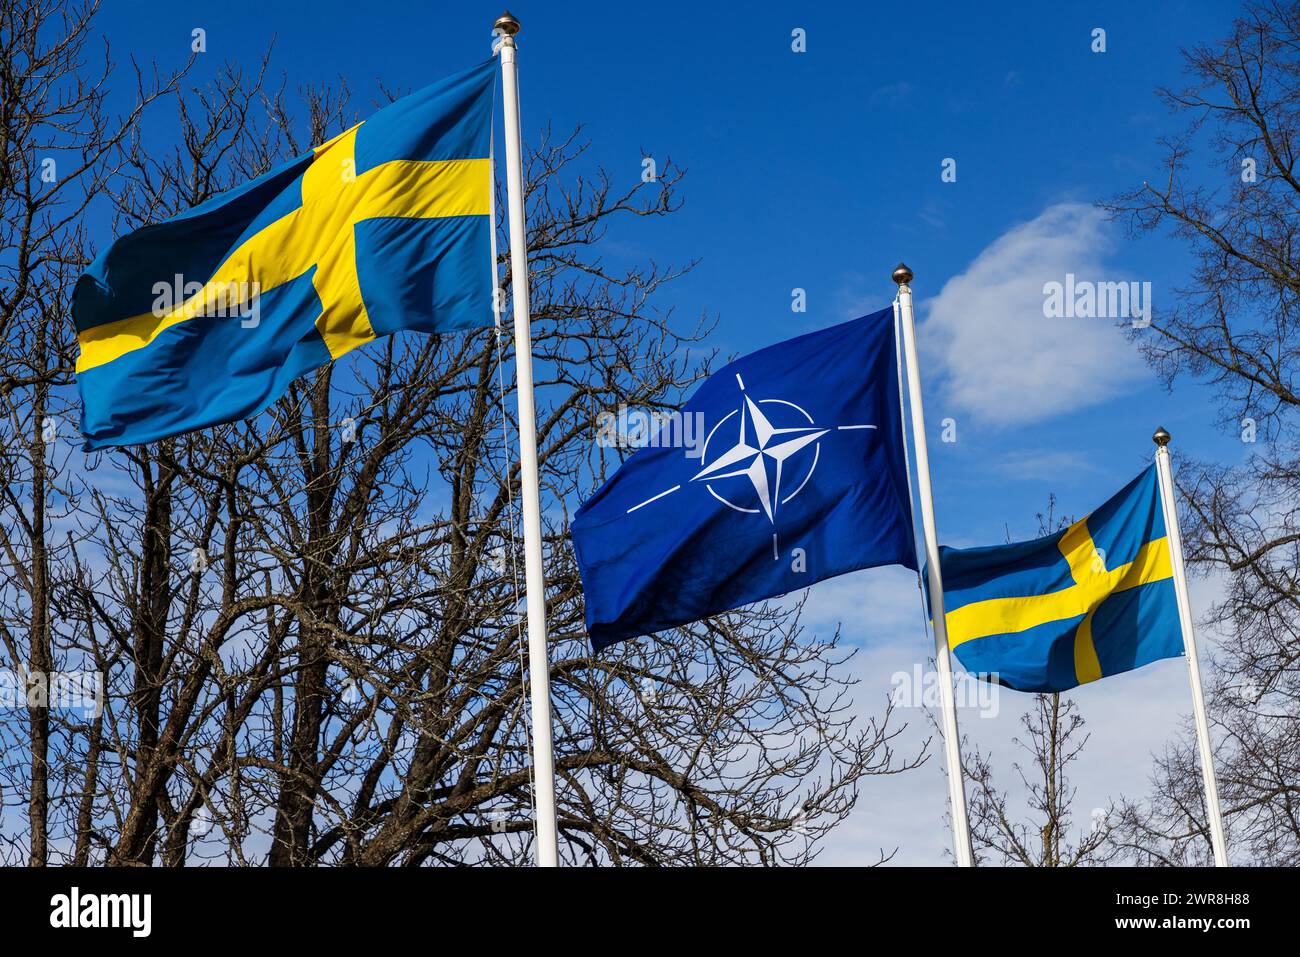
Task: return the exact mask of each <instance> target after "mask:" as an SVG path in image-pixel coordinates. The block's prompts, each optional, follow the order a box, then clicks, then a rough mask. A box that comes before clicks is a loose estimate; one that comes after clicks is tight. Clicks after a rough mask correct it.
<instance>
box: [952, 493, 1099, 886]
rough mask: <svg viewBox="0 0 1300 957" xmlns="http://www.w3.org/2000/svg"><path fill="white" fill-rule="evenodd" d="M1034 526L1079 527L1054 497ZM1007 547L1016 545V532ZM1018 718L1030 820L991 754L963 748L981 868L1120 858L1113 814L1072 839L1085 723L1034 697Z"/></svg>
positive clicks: (1053, 699) (1062, 702) (1057, 698)
mask: <svg viewBox="0 0 1300 957" xmlns="http://www.w3.org/2000/svg"><path fill="white" fill-rule="evenodd" d="M1034 518H1035V519H1036V520H1037V522H1038V534H1039V535H1051V534H1053V533H1054V532H1059V531H1060V530H1061V529H1064V528H1067V527H1068V526H1069V525H1070V524H1072V523H1073V521H1074V519H1073V518H1070V517H1066V516H1062V515H1059V514H1058V513H1057V511H1056V496H1055V495H1049V496H1048V499H1047V508H1046V509H1045V510H1043V511H1041V512H1038V513H1037V514H1036V515H1035V516H1034ZM1006 539H1007V541H1008V542H1010V541H1012V535H1011V529H1010V528H1008V529H1007V531H1006ZM1032 702H1033V703H1032V705H1031V706H1030V707H1029V708H1028V709H1027V710H1026V711H1025V712H1024V713H1023V714H1022V715H1021V716H1020V724H1021V726H1022V727H1023V728H1024V732H1025V737H1024V738H1023V739H1021V738H1017V739H1014V743H1015V745H1016V746H1017V747H1018V748H1019V749H1020V750H1022V751H1023V752H1025V753H1026V754H1028V755H1029V758H1030V763H1029V766H1028V768H1026V767H1025V766H1024V765H1022V764H1021V763H1019V762H1013V763H1012V765H1011V767H1012V770H1014V771H1015V772H1016V775H1017V776H1018V777H1019V779H1020V786H1021V788H1022V790H1023V792H1024V798H1023V803H1024V804H1025V805H1026V810H1027V811H1028V812H1029V815H1030V817H1029V818H1028V819H1026V818H1025V817H1024V816H1023V815H1022V813H1021V812H1020V811H1018V810H1017V809H1016V807H1015V801H1014V800H1013V799H1012V798H1011V797H1010V796H1009V795H1008V793H1007V792H1006V791H1004V790H1002V789H1000V788H999V786H998V784H997V782H996V780H995V773H994V772H995V769H994V763H993V758H992V755H991V754H987V753H985V752H982V751H980V750H979V748H977V747H975V746H974V745H972V744H971V742H970V741H969V739H963V741H962V750H963V752H964V753H963V755H962V766H963V769H964V771H965V773H966V777H967V778H968V779H969V780H970V784H971V788H970V794H971V797H970V806H969V808H968V810H969V817H970V832H971V845H972V849H973V850H974V852H975V859H976V862H977V863H988V862H993V863H997V864H1001V865H1012V866H1020V867H1080V866H1086V865H1095V864H1104V863H1106V862H1108V861H1110V860H1111V859H1113V858H1114V857H1115V855H1116V850H1115V848H1114V846H1113V845H1111V844H1110V843H1109V838H1110V832H1111V830H1112V829H1113V827H1114V825H1113V823H1112V821H1113V819H1114V814H1113V812H1112V813H1108V814H1107V815H1106V816H1105V817H1102V818H1098V819H1094V820H1092V821H1090V825H1091V826H1090V828H1089V829H1088V830H1086V831H1082V832H1080V833H1079V834H1078V835H1077V836H1076V837H1075V838H1074V839H1071V837H1070V824H1071V821H1072V819H1073V816H1074V798H1075V794H1076V789H1075V788H1074V786H1073V785H1071V783H1070V778H1069V770H1070V765H1071V764H1073V763H1074V762H1075V761H1076V760H1078V757H1079V755H1080V754H1081V753H1082V751H1083V749H1084V748H1085V747H1086V746H1087V744H1088V735H1087V733H1086V732H1085V731H1084V726H1085V722H1084V719H1083V715H1081V714H1080V713H1079V709H1078V706H1077V705H1076V704H1075V703H1074V702H1073V701H1071V700H1070V699H1069V698H1068V697H1062V696H1061V695H1060V694H1036V695H1034V696H1033V698H1032Z"/></svg>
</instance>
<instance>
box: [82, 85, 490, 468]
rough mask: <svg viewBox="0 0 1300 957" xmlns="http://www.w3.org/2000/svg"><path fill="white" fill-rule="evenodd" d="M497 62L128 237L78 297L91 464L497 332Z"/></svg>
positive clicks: (86, 278) (99, 264) (92, 271)
mask: <svg viewBox="0 0 1300 957" xmlns="http://www.w3.org/2000/svg"><path fill="white" fill-rule="evenodd" d="M495 76H496V62H495V61H494V60H489V61H487V62H485V63H483V64H482V65H480V66H478V67H475V68H474V69H472V70H469V71H467V72H465V73H461V74H458V75H456V76H452V77H449V78H447V79H445V80H442V81H441V82H439V83H436V84H434V85H432V86H430V87H427V88H425V89H424V90H421V91H419V92H417V93H414V94H412V95H411V96H408V97H405V98H404V99H401V100H398V101H397V102H395V103H393V104H391V105H390V106H388V107H386V108H385V109H383V110H380V111H379V112H378V113H376V114H375V115H374V116H372V117H371V118H370V119H369V120H367V121H365V122H364V123H359V124H358V125H356V126H354V127H352V128H351V129H350V130H347V131H346V132H344V133H341V134H340V135H338V136H336V137H334V138H333V139H331V140H329V141H328V142H326V143H324V144H322V145H321V146H318V147H317V148H315V149H314V150H312V151H311V152H310V153H308V154H306V155H304V156H301V157H298V158H297V159H295V160H292V161H290V162H288V163H285V164H283V165H282V166H279V167H278V168H276V169H273V170H271V171H270V172H268V173H266V174H264V175H262V176H259V177H258V178H257V179H255V180H253V181H251V182H249V183H246V184H244V185H243V186H241V187H239V188H237V189H233V190H231V191H229V192H227V193H223V194H222V195H220V196H217V197H215V198H213V199H211V200H209V201H207V202H205V203H202V204H201V205H199V206H196V207H195V208H194V209H191V210H189V211H188V212H185V213H182V214H181V215H179V216H177V217H175V218H174V219H171V220H168V221H167V222H164V223H159V224H156V225H151V226H146V227H144V228H142V229H140V230H137V231H136V232H134V233H131V234H130V235H127V236H123V237H122V238H120V239H118V240H117V241H116V242H114V243H113V244H112V245H111V246H110V247H109V248H108V249H106V250H105V251H104V252H103V253H102V254H100V256H99V257H98V258H96V260H95V261H94V262H93V263H92V264H91V266H90V268H89V269H88V270H87V271H86V273H85V275H83V276H82V277H81V278H80V279H79V280H78V282H77V286H76V289H75V290H74V293H73V318H74V321H75V323H76V326H77V338H78V340H79V342H80V346H81V355H80V358H79V359H78V360H77V381H78V385H79V387H80V390H81V398H82V425H81V428H82V432H83V434H84V435H85V437H86V448H87V450H90V449H96V448H102V447H104V446H113V445H134V444H136V443H140V442H148V441H151V440H154V439H158V438H163V437H165V436H169V435H177V434H179V433H182V432H188V431H190V430H191V429H198V428H202V427H204V426H209V425H215V424H218V423H221V422H230V421H233V420H236V419H240V418H245V417H247V416H250V415H254V414H256V413H257V412H260V411H261V410H262V409H265V408H266V407H267V406H268V405H270V404H271V403H272V402H274V401H275V400H276V399H277V398H279V397H280V396H281V395H283V394H284V392H285V390H286V389H287V388H288V387H289V384H290V383H291V382H292V381H293V380H294V379H296V378H297V377H298V376H300V375H302V374H303V373H305V372H307V371H309V370H311V369H314V368H316V367H318V366H320V365H322V364H324V363H326V362H330V361H332V360H334V359H337V358H338V357H339V356H341V355H343V354H344V353H347V352H349V351H350V350H352V349H355V348H356V347H357V346H359V345H362V344H364V343H366V342H370V341H372V340H374V339H376V338H378V337H380V336H385V335H390V334H392V333H394V332H397V331H399V330H417V331H421V332H444V331H449V330H454V329H465V328H471V327H474V326H481V325H488V324H490V323H491V322H492V321H493V316H492V296H493V294H494V293H493V289H492V286H493V282H492V273H491V271H490V254H489V250H490V229H491V226H490V214H491V208H492V207H491V203H492V174H491V162H490V159H489V148H490V140H491V122H492V94H493V88H494V82H495Z"/></svg>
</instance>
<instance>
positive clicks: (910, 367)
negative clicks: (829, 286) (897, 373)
mask: <svg viewBox="0 0 1300 957" xmlns="http://www.w3.org/2000/svg"><path fill="white" fill-rule="evenodd" d="M911 281H912V270H910V269H908V268H907V266H905V265H903V264H902V263H899V264H898V268H897V269H895V270H894V282H896V283H898V310H899V314H900V318H901V322H900V323H899V324H900V325H901V326H902V328H903V356H904V361H905V362H906V363H907V395H908V403H907V404H908V406H909V407H910V408H911V411H912V447H913V449H915V451H916V481H917V498H919V499H920V501H921V528H922V531H923V533H924V535H925V565H926V572H927V575H928V577H929V583H930V611H931V614H932V616H933V619H934V661H935V665H936V666H937V667H938V669H939V699H940V705H941V710H942V712H943V749H944V753H945V755H946V757H947V763H948V801H949V804H950V806H951V808H952V844H953V854H954V856H955V857H956V859H957V866H958V867H970V866H971V865H972V864H973V863H974V854H973V853H972V851H971V843H970V826H969V824H968V823H967V820H966V782H965V777H964V775H963V773H962V769H961V740H960V739H959V738H958V737H957V702H956V700H955V698H954V695H953V689H952V662H951V659H950V658H949V656H948V621H947V619H946V618H945V617H944V606H943V573H942V571H941V570H940V568H939V535H938V531H937V530H936V527H935V521H934V499H933V497H932V495H931V491H930V453H929V449H928V447H927V446H926V441H925V409H924V408H923V406H922V404H921V365H920V362H919V361H918V359H917V355H916V323H915V320H914V319H913V318H912V290H911V287H910V286H909V285H908V284H909V283H910V282H911Z"/></svg>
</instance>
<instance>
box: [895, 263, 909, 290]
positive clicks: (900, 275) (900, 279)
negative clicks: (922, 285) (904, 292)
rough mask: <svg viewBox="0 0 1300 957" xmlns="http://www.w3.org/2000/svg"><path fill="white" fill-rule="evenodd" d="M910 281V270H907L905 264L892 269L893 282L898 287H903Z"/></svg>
mask: <svg viewBox="0 0 1300 957" xmlns="http://www.w3.org/2000/svg"><path fill="white" fill-rule="evenodd" d="M911 281H912V270H910V269H908V268H907V263H899V264H898V265H897V266H895V267H894V282H896V283H898V284H899V285H900V286H905V285H907V284H908V283H909V282H911Z"/></svg>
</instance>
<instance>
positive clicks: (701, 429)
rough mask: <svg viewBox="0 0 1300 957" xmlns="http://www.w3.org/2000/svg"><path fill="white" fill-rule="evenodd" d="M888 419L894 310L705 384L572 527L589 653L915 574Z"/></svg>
mask: <svg viewBox="0 0 1300 957" xmlns="http://www.w3.org/2000/svg"><path fill="white" fill-rule="evenodd" d="M900 412H901V410H900V399H899V382H898V364H897V352H896V347H895V331H894V315H893V310H892V309H885V310H882V311H881V312H877V313H873V314H872V315H869V316H864V317H863V318H861V319H856V320H854V321H852V322H846V323H844V324H842V325H838V326H833V327H831V328H829V329H823V330H821V331H820V332H814V333H810V334H808V335H805V336H800V337H799V338H797V339H791V340H789V341H787V342H782V343H778V344H777V345H774V346H770V347H768V348H766V349H762V350H760V351H758V352H755V353H753V354H752V355H749V356H745V357H744V358H742V359H738V360H736V361H735V362H733V363H731V364H730V365H727V366H725V367H724V368H722V369H721V370H719V371H718V372H716V373H715V374H714V375H712V376H710V377H709V379H708V380H707V381H706V382H705V383H704V384H703V385H701V386H700V388H699V389H698V390H697V391H696V393H695V395H694V396H693V397H692V398H691V399H690V401H689V402H687V403H686V405H685V407H684V408H683V409H682V410H681V413H680V417H678V416H677V415H676V414H675V415H674V416H673V417H672V418H671V419H669V420H668V421H667V422H666V423H665V424H664V425H663V427H662V428H661V429H660V430H659V432H657V433H656V434H655V436H654V438H653V439H651V440H650V442H649V445H648V446H646V447H642V448H639V449H637V451H636V452H634V453H633V454H632V455H631V457H630V458H628V460H627V461H626V462H624V463H623V465H622V466H621V467H620V468H619V469H618V471H617V472H615V473H614V475H613V476H612V477H611V478H610V479H609V480H608V481H607V482H606V483H605V484H604V485H602V486H601V487H600V489H599V490H598V491H597V492H596V494H595V495H593V496H592V497H591V498H590V499H588V500H587V501H586V502H584V503H583V505H582V507H581V508H580V509H579V510H578V513H577V515H576V516H575V518H574V521H573V527H572V535H573V545H574V550H575V552H576V554H577V558H578V565H579V568H580V570H581V573H582V581H583V588H584V593H585V597H586V609H587V631H588V634H589V635H590V636H591V642H592V645H593V647H594V648H595V649H597V650H599V649H601V648H603V647H605V646H607V645H610V644H612V643H614V642H616V641H620V640H622V639H625V638H632V637H636V636H640V635H648V634H651V633H653V632H657V631H663V630H664V629H667V628H673V627H675V626H678V625H683V624H686V623H688V622H691V621H696V620H698V619H700V618H704V617H707V616H709V615H712V614H717V613H719V612H724V611H728V610H730V609H733V608H736V607H738V606H740V605H744V604H747V603H749V602H754V601H760V600H762V599H764V598H771V597H774V596H776V595H781V594H785V593H786V592H790V591H794V590H796V589H799V588H803V587H805V586H808V585H811V584H812V583H813V582H817V581H821V580H822V579H825V578H830V577H832V576H834V575H841V574H844V573H845V572H850V571H854V570H856V569H859V568H870V567H873V566H877V565H893V564H897V565H904V566H906V567H908V568H912V569H915V568H916V567H917V563H916V547H915V539H914V536H913V533H912V521H911V508H910V501H909V492H908V480H907V465H906V457H905V453H904V444H903V432H902V425H901V420H900ZM692 436H697V437H699V439H700V440H699V441H698V442H688V441H685V440H686V439H689V438H691V437H692ZM675 437H676V438H675ZM679 440H680V441H679ZM691 445H693V446H695V448H693V449H692V448H685V447H682V446H691ZM688 453H694V454H688Z"/></svg>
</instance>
